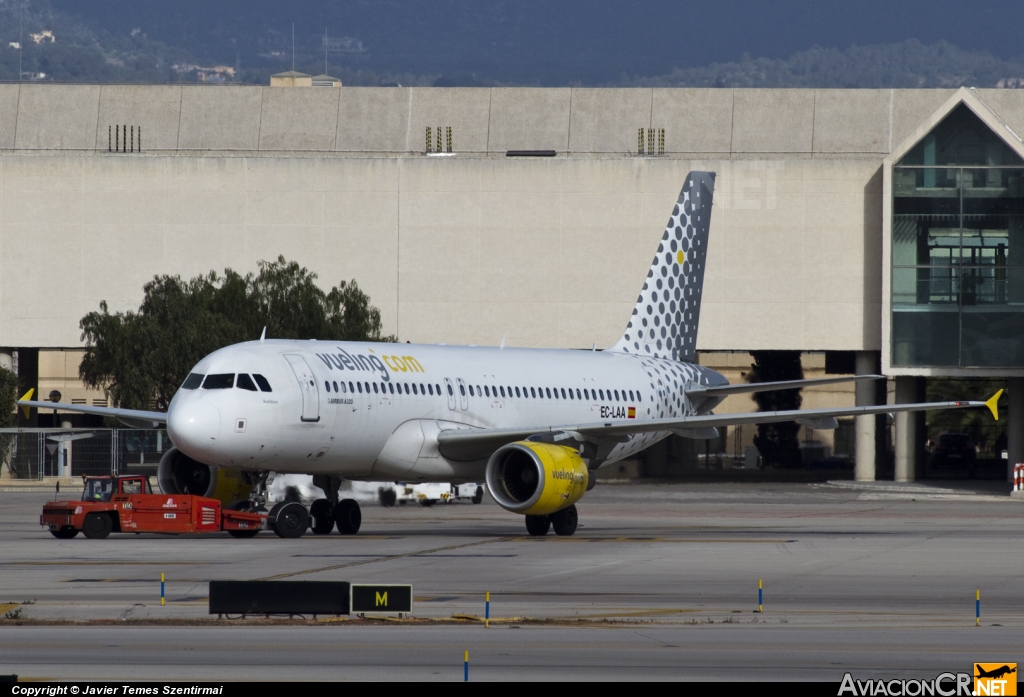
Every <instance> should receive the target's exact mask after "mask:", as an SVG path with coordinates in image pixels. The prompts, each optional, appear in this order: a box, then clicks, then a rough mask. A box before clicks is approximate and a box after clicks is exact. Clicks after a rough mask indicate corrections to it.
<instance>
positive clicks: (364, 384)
mask: <svg viewBox="0 0 1024 697" xmlns="http://www.w3.org/2000/svg"><path fill="white" fill-rule="evenodd" d="M363 387H365V388H366V394H370V383H368V382H364V383H363Z"/></svg>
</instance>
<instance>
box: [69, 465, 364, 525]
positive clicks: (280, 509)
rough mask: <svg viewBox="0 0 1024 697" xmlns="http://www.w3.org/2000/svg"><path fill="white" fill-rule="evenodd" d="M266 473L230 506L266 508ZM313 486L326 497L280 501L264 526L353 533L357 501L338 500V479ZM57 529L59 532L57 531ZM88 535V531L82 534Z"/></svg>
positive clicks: (321, 478)
mask: <svg viewBox="0 0 1024 697" xmlns="http://www.w3.org/2000/svg"><path fill="white" fill-rule="evenodd" d="M269 474H270V473H269V472H260V473H258V474H254V475H253V480H252V483H253V493H252V496H251V497H250V498H249V500H248V501H238V502H236V503H234V504H232V505H231V507H232V508H235V509H236V510H253V511H266V510H267V509H266V507H265V505H264V504H265V503H266V500H267V481H268V476H269ZM313 484H314V486H318V487H320V488H321V489H323V491H324V493H325V494H326V495H327V497H326V498H322V499H317V500H316V501H314V502H313V504H312V505H311V506H310V507H309V509H308V510H307V508H306V507H305V506H304V505H303V504H302V503H301V502H300V501H281V502H280V503H278V504H276V505H275V506H274V507H273V508H271V509H270V513H268V514H267V527H268V528H270V529H271V530H273V531H274V534H276V535H277V536H278V537H284V538H295V537H302V536H303V535H304V534H305V533H306V530H307V529H308V530H312V531H313V534H315V535H328V534H330V532H331V530H333V529H334V528H335V527H337V528H338V532H340V533H341V534H342V535H355V534H356V533H357V532H359V526H360V525H361V524H362V522H363V514H362V511H361V510H360V509H359V502H358V501H355V500H354V499H342V500H341V501H339V500H338V489H339V488H340V487H341V479H339V478H337V477H330V476H326V475H316V476H314V477H313ZM58 532H59V531H58ZM258 532H259V530H232V531H230V534H231V535H232V536H234V537H252V536H253V535H256V534H257V533H258ZM86 534H88V532H87V533H86Z"/></svg>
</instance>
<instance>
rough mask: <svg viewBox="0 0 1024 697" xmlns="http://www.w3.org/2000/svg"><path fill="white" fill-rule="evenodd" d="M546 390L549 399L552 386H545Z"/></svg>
mask: <svg viewBox="0 0 1024 697" xmlns="http://www.w3.org/2000/svg"><path fill="white" fill-rule="evenodd" d="M544 390H545V392H547V395H548V399H551V388H550V387H545V388H544Z"/></svg>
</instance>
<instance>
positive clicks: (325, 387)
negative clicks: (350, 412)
mask: <svg viewBox="0 0 1024 697" xmlns="http://www.w3.org/2000/svg"><path fill="white" fill-rule="evenodd" d="M238 378H239V379H238V382H239V383H241V382H242V379H241V378H242V376H241V375H239V376H238ZM238 386H239V387H241V384H239V385H238ZM324 390H326V391H327V392H330V391H331V383H330V381H329V380H324Z"/></svg>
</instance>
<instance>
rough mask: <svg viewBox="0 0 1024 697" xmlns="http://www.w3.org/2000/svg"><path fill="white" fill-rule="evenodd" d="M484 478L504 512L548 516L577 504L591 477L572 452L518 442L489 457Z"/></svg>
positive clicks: (561, 447) (547, 445) (568, 449)
mask: <svg viewBox="0 0 1024 697" xmlns="http://www.w3.org/2000/svg"><path fill="white" fill-rule="evenodd" d="M486 477H487V489H488V490H489V491H490V492H491V496H492V497H494V500H495V501H497V502H498V505H499V506H501V507H502V508H504V509H505V510H507V511H512V512H513V513H522V514H523V515H549V514H551V513H554V512H555V511H559V510H561V509H563V508H566V507H568V506H571V505H572V504H574V503H576V502H577V501H579V500H580V498H581V497H582V496H583V494H584V492H586V490H587V483H588V481H589V478H590V473H589V471H588V470H587V465H586V463H585V462H584V461H583V459H582V458H581V457H580V456H579V453H578V452H576V450H575V449H573V448H568V447H566V446H564V445H552V444H550V443H533V442H530V441H519V442H517V443H509V444H508V445H505V446H502V447H501V448H498V450H496V451H495V452H494V454H493V455H491V459H490V460H488V461H487V474H486Z"/></svg>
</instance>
